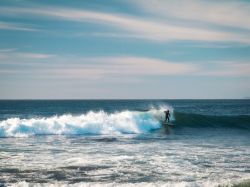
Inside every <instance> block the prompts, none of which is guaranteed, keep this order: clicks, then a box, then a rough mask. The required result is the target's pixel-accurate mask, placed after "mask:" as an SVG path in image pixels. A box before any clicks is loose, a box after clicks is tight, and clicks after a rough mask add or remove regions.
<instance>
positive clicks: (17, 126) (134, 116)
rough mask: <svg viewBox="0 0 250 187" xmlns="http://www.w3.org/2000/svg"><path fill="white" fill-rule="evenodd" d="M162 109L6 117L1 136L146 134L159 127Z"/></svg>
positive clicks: (2, 123)
mask: <svg viewBox="0 0 250 187" xmlns="http://www.w3.org/2000/svg"><path fill="white" fill-rule="evenodd" d="M162 110H163V109H161V110H155V109H152V110H150V111H148V112H136V111H122V112H116V113H111V114H108V113H106V112H104V111H99V112H93V111H90V112H88V113H86V114H82V115H78V116H73V115H71V114H67V115H61V116H53V117H48V118H31V119H20V118H9V119H7V120H4V121H1V122H0V137H26V136H31V135H48V134H51V135H81V134H108V135H112V134H129V133H135V134H137V133H146V132H149V131H151V130H154V129H158V128H160V127H161V124H160V122H159V120H158V118H159V116H160V113H161V112H162Z"/></svg>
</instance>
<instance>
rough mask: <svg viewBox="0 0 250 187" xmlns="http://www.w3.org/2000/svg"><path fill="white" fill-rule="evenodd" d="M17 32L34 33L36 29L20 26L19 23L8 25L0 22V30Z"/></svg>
mask: <svg viewBox="0 0 250 187" xmlns="http://www.w3.org/2000/svg"><path fill="white" fill-rule="evenodd" d="M1 29H2V30H17V31H29V32H34V31H38V29H35V28H32V27H31V26H28V25H25V24H21V23H9V22H2V21H0V30H1Z"/></svg>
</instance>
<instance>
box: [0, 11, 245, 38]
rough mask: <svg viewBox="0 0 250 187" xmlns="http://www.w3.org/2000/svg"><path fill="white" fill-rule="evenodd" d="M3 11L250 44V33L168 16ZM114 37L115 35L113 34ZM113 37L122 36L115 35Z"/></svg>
mask: <svg viewBox="0 0 250 187" xmlns="http://www.w3.org/2000/svg"><path fill="white" fill-rule="evenodd" d="M0 12H1V14H7V15H14V16H20V15H23V16H30V15H32V16H36V17H37V19H41V18H42V17H43V18H49V19H54V20H55V19H57V20H65V21H74V22H93V23H96V24H101V25H107V26H109V27H116V28H119V29H121V32H124V31H126V33H125V34H124V33H122V35H121V36H122V37H126V36H129V35H132V36H133V37H136V36H138V38H143V39H148V40H154V41H167V40H196V41H229V42H240V43H250V37H249V34H244V33H243V34H242V33H235V32H229V31H225V30H218V29H214V28H204V27H200V26H197V25H188V26H187V25H185V24H171V23H170V22H168V21H165V20H164V19H157V18H154V17H151V19H145V18H140V17H136V16H131V15H124V14H123V15H121V14H114V13H104V12H96V11H88V10H81V9H73V8H59V7H54V8H51V7H39V8H15V7H2V8H0ZM109 36H111V35H109ZM113 36H119V35H114V34H113Z"/></svg>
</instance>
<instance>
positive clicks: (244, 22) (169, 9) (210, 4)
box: [130, 0, 250, 30]
mask: <svg viewBox="0 0 250 187" xmlns="http://www.w3.org/2000/svg"><path fill="white" fill-rule="evenodd" d="M130 3H131V4H132V5H134V4H135V3H136V4H137V6H138V7H139V8H142V9H143V10H144V11H145V12H147V13H148V12H150V13H152V14H153V15H155V16H156V15H158V16H161V17H162V16H163V17H164V18H171V17H172V18H178V19H182V20H186V21H199V22H203V23H204V22H205V23H210V24H216V25H220V26H230V27H236V28H240V29H247V30H250V21H249V19H248V18H249V17H250V3H249V2H246V1H240V0H238V1H214V0H211V1H206V0H189V1H175V0H138V1H130Z"/></svg>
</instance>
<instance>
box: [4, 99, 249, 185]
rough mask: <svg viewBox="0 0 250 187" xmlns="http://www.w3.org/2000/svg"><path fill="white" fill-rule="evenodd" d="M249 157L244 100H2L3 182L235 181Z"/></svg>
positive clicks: (246, 174) (245, 175)
mask: <svg viewBox="0 0 250 187" xmlns="http://www.w3.org/2000/svg"><path fill="white" fill-rule="evenodd" d="M165 110H170V113H171V118H170V123H171V124H173V126H162V121H163V120H164V111H165ZM249 163H250V101H249V100H61V101H60V100H58V101H56V100H55V101H53V100H37V101H36V100H34V101H31V100H28V101H25V100H23V101H15V100H11V101H7V100H5V101H0V186H1V185H2V186H18V187H19V186H20V187H23V186H37V187H40V186H41V187H42V186H72V187H75V186H183V187H186V186H187V187H197V186H201V187H208V186H209V187H210V186H212V187H213V186H215V187H216V186H218V185H228V186H232V185H234V184H237V183H239V182H242V181H245V180H249V179H250V164H249Z"/></svg>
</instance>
